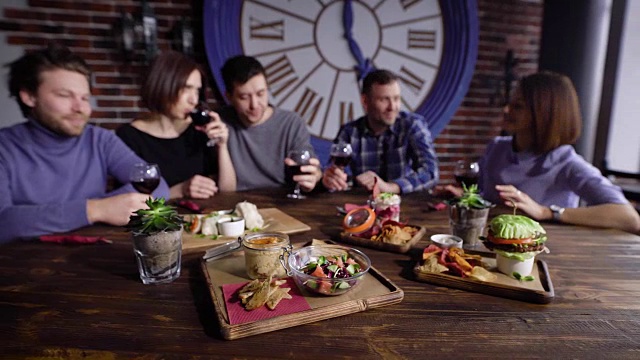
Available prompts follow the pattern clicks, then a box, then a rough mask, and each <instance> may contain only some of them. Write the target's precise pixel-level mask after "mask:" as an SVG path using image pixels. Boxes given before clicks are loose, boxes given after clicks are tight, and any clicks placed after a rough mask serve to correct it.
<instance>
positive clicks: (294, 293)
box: [222, 278, 311, 325]
mask: <svg viewBox="0 0 640 360" xmlns="http://www.w3.org/2000/svg"><path fill="white" fill-rule="evenodd" d="M286 280H287V282H286V283H285V284H284V285H282V286H281V287H289V288H291V290H290V291H289V295H291V297H292V298H291V299H282V300H281V301H280V303H279V304H278V306H276V308H275V309H274V310H269V308H267V307H266V306H263V307H260V308H258V309H255V310H251V311H247V310H245V308H244V307H243V306H242V303H241V302H240V300H239V299H238V296H237V294H236V293H237V291H238V290H239V289H240V288H242V287H243V286H245V285H246V284H247V283H246V282H243V283H239V284H225V285H222V293H223V295H224V302H225V305H226V306H227V314H229V323H230V324H231V325H236V324H244V323H248V322H254V321H259V320H265V319H270V318H274V317H276V316H282V315H287V314H293V313H296V312H300V311H305V310H309V309H311V306H309V303H308V302H307V300H306V299H305V298H304V296H302V294H301V293H300V290H298V287H297V286H296V283H295V281H294V280H293V279H292V278H287V279H286Z"/></svg>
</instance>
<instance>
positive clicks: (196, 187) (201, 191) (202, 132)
mask: <svg viewBox="0 0 640 360" xmlns="http://www.w3.org/2000/svg"><path fill="white" fill-rule="evenodd" d="M205 80H206V77H205V75H204V72H203V71H202V69H201V67H200V66H199V65H198V63H196V62H195V61H194V60H192V59H191V58H189V57H187V56H186V55H183V54H180V53H178V52H174V51H169V52H165V53H162V54H160V55H159V56H158V57H157V58H156V59H155V60H154V61H153V63H152V64H151V67H150V68H149V71H148V73H147V76H146V78H145V79H144V82H143V84H142V87H141V90H140V96H141V102H142V104H143V105H144V106H146V107H147V108H148V109H149V110H150V112H149V113H148V114H145V115H144V116H142V117H141V118H139V119H135V120H133V121H132V122H131V123H130V124H126V125H123V126H121V127H120V128H119V129H118V130H117V131H116V133H117V134H118V136H119V137H120V138H122V140H123V141H124V142H125V143H126V144H127V145H128V146H129V147H130V148H131V149H132V150H133V151H134V152H136V154H138V155H139V156H140V157H141V158H143V159H144V160H146V161H148V162H150V163H156V164H158V165H159V166H160V172H161V173H162V176H163V177H164V178H165V179H166V180H167V183H168V184H169V186H170V190H171V194H170V197H171V198H179V197H190V198H196V199H206V198H209V197H211V196H213V195H214V194H215V193H217V192H218V190H221V191H235V189H236V175H235V170H234V167H233V163H232V162H231V157H230V156H229V150H228V148H227V141H228V139H229V131H228V129H227V127H226V125H225V124H224V123H223V122H222V121H221V120H220V117H219V116H218V114H217V113H215V112H213V111H209V112H208V116H209V117H210V118H211V121H209V122H208V123H207V124H206V125H194V124H193V123H192V119H191V117H190V114H191V112H192V111H193V110H194V109H195V108H196V107H197V106H198V104H199V102H200V101H201V100H202V99H203V95H202V94H203V93H204V88H205V85H206V84H205ZM209 139H215V141H216V143H215V146H213V147H209V146H207V142H208V140H209ZM216 180H217V182H216Z"/></svg>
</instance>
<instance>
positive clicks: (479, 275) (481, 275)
mask: <svg viewBox="0 0 640 360" xmlns="http://www.w3.org/2000/svg"><path fill="white" fill-rule="evenodd" d="M469 277H470V278H474V279H476V280H480V281H496V279H497V278H498V277H497V276H496V274H494V273H492V272H490V271H489V270H487V269H485V268H483V267H482V266H475V267H474V268H473V269H472V270H471V273H469Z"/></svg>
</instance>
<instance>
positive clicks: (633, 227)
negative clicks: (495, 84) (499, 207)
mask: <svg viewBox="0 0 640 360" xmlns="http://www.w3.org/2000/svg"><path fill="white" fill-rule="evenodd" d="M504 120H505V121H504V129H505V130H506V131H507V132H508V133H510V134H512V136H504V137H497V138H496V139H494V140H493V141H492V142H491V143H490V144H489V145H488V146H487V150H486V152H485V155H484V157H483V158H482V159H481V160H480V178H479V186H480V189H481V190H482V191H483V194H484V196H485V198H487V199H488V200H489V201H492V202H495V203H504V204H506V205H507V206H512V207H513V206H516V207H517V208H518V209H520V210H522V211H523V212H525V213H526V214H527V215H529V216H530V217H532V218H534V219H536V220H555V221H558V222H563V223H569V224H575V225H587V226H597V227H610V228H617V229H621V230H624V231H628V232H633V233H640V216H639V215H638V212H637V211H636V210H635V209H634V208H633V206H631V204H629V202H628V201H627V199H625V197H624V195H623V194H622V191H621V190H620V188H619V187H617V186H615V185H613V184H612V183H611V182H610V181H609V180H608V179H607V178H606V177H604V176H602V174H601V173H600V171H599V170H598V169H597V168H595V167H594V166H592V165H591V164H589V163H588V162H587V161H586V160H584V159H583V158H582V157H581V156H580V155H578V154H577V153H576V152H575V150H574V149H573V147H572V146H571V145H572V144H574V143H575V142H576V140H577V139H578V137H579V136H580V131H581V123H582V119H581V115H580V106H579V102H578V96H577V94H576V91H575V89H574V87H573V84H572V83H571V80H570V79H569V78H568V77H566V76H564V75H561V74H557V73H552V72H540V73H537V74H533V75H529V76H526V77H524V78H523V79H522V80H521V81H520V85H519V87H518V88H517V89H516V91H515V93H514V96H513V99H512V100H511V102H510V103H509V105H508V106H506V107H505V116H504ZM579 202H582V204H583V205H584V206H578V205H579Z"/></svg>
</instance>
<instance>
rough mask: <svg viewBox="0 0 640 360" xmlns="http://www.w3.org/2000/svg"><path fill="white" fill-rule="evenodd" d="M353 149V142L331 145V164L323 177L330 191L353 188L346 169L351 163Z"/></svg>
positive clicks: (323, 181)
mask: <svg viewBox="0 0 640 360" xmlns="http://www.w3.org/2000/svg"><path fill="white" fill-rule="evenodd" d="M352 154H353V149H352V148H351V144H347V143H343V142H339V143H336V144H332V145H331V152H330V156H331V166H330V167H329V168H327V170H325V173H324V176H323V177H322V183H323V185H324V186H325V187H326V188H327V189H329V191H345V190H349V189H350V188H351V186H350V184H349V176H348V175H347V173H346V172H345V171H344V169H345V168H346V167H347V166H349V164H350V163H351V156H352Z"/></svg>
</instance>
